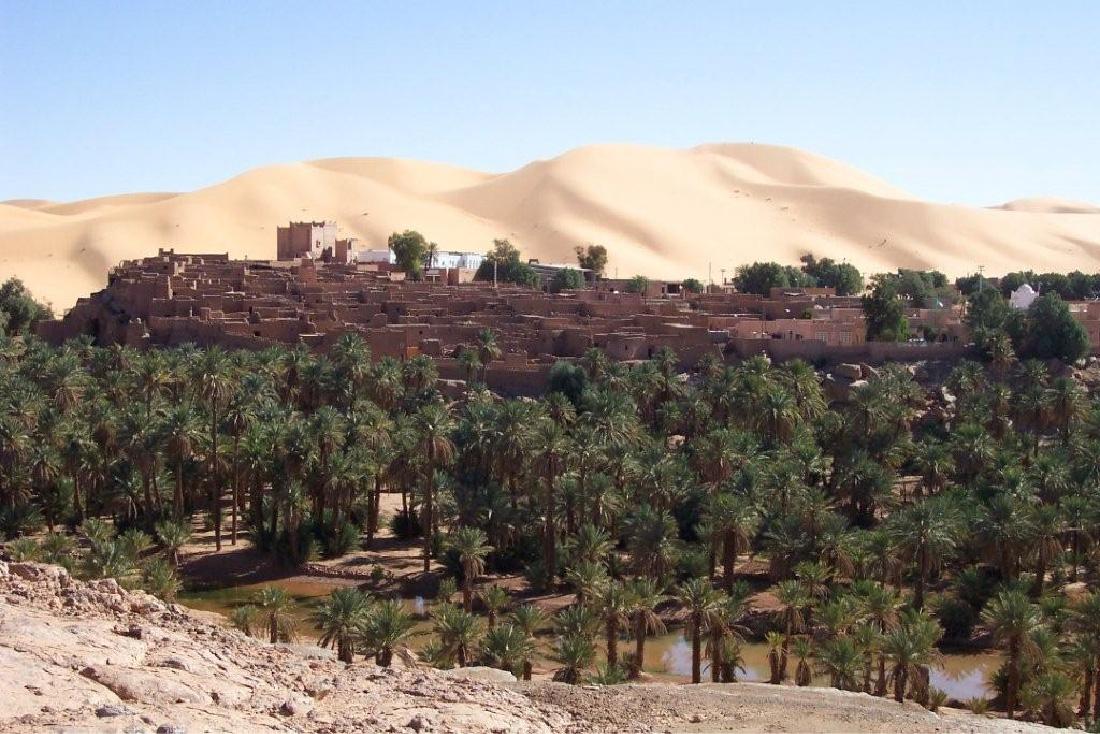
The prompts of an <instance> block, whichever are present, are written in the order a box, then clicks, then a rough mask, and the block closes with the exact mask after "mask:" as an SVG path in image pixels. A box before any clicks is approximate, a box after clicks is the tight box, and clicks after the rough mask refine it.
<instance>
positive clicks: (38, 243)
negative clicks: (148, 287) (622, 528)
mask: <svg viewBox="0 0 1100 734" xmlns="http://www.w3.org/2000/svg"><path fill="white" fill-rule="evenodd" d="M292 219H294V220H299V219H335V220H337V221H338V223H339V225H340V229H341V231H342V233H343V234H345V235H354V236H357V237H359V238H360V241H361V245H360V246H361V247H373V248H379V247H384V246H385V241H386V238H387V237H388V236H389V234H390V233H391V232H394V231H396V230H403V229H407V228H411V229H417V230H420V231H421V232H423V233H424V234H425V235H426V236H427V237H428V238H429V239H432V240H434V241H435V242H437V243H438V244H439V245H440V247H441V248H443V249H454V250H475V251H485V250H487V249H488V248H489V247H490V244H491V241H492V240H493V239H494V238H498V237H507V238H509V239H511V240H512V242H513V243H514V244H516V245H518V246H519V247H520V248H521V249H522V250H523V252H524V253H525V255H527V256H529V257H534V258H539V259H540V260H542V261H543V262H567V261H571V260H572V259H573V254H572V250H573V247H574V246H575V245H578V244H585V243H599V244H603V245H605V246H606V247H607V248H608V250H609V252H610V265H609V273H610V274H612V275H614V274H616V273H618V274H619V275H620V276H622V277H627V276H630V275H634V274H636V273H643V274H646V275H650V276H653V277H663V278H682V277H688V276H694V277H698V278H701V279H705V278H706V277H707V276H708V269H709V272H710V273H712V274H713V277H714V278H715V279H718V278H720V277H721V276H720V273H721V271H722V270H723V269H724V270H726V272H727V274H732V271H733V269H734V268H735V267H736V266H737V265H739V264H742V263H746V262H752V261H753V260H760V259H770V260H779V261H784V262H789V263H792V264H793V263H796V262H797V260H798V258H799V256H801V255H803V254H806V253H808V252H813V253H814V254H815V255H816V256H818V257H832V258H835V259H838V260H840V259H845V260H848V261H849V262H851V263H853V264H855V265H857V266H858V267H860V268H861V269H863V270H864V271H867V272H875V271H881V270H890V269H894V268H897V267H935V268H938V269H940V270H943V271H944V272H946V273H948V274H949V275H952V276H954V275H961V274H964V273H969V272H974V271H975V270H976V268H977V267H978V266H979V265H984V266H985V272H987V273H990V274H995V273H1001V272H1007V271H1009V270H1015V269H1023V268H1033V269H1042V270H1061V271H1069V270H1074V269H1082V270H1085V271H1090V272H1091V271H1096V270H1100V208H1098V207H1096V206H1093V205H1091V204H1087V203H1078V202H1070V201H1061V200H1058V199H1050V198H1031V199H1020V200H1016V201H1013V202H1009V203H1007V204H1002V205H998V206H989V207H985V208H978V207H967V206H958V205H951V204H938V203H931V202H927V201H921V200H919V199H917V198H915V197H913V196H911V195H909V194H907V193H906V192H904V191H901V190H899V189H897V188H894V187H892V186H890V185H889V184H887V183H885V182H883V181H880V180H878V179H876V178H874V177H873V176H870V175H867V174H865V173H863V172H861V171H858V170H855V169H853V168H851V167H849V166H846V165H844V164H842V163H839V162H836V161H832V160H829V159H826V158H822V157H820V156H817V155H813V154H811V153H807V152H804V151H801V150H797V149H794V148H784V147H777V146H770V145H758V144H723V145H702V146H698V147H695V148H690V149H686V150H671V149H663V148H655V147H644V146H635V145H597V146H589V147H583V148H578V149H575V150H571V151H569V152H567V153H564V154H563V155H560V156H558V157H556V158H553V159H550V160H545V161H536V162H533V163H530V164H528V165H526V166H523V167H522V168H520V169H518V170H515V171H512V172H509V173H501V174H490V173H481V172H477V171H471V170H465V169H461V168H456V167H453V166H447V165H442V164H437V163H425V162H420V161H410V160H398V159H387V158H335V159H326V160H318V161H310V162H304V163H295V164H284V165H273V166H267V167H263V168H258V169H254V170H251V171H248V172H246V173H243V174H241V175H239V176H237V177H235V178H232V179H229V180H228V181H224V182H222V183H219V184H215V185H213V186H209V187H206V188H202V189H199V190H196V191H192V192H189V193H178V194H173V193H140V194H124V195H120V196H108V197H101V198H96V199H90V200H86V201H78V202H69V203H57V202H49V201H42V200H27V199H23V200H13V201H8V202H4V203H0V278H6V277H7V276H10V275H15V276H18V277H20V278H22V279H23V280H24V281H25V282H26V283H27V284H28V286H29V287H30V288H31V290H32V291H33V292H34V293H35V294H36V295H37V296H38V297H40V298H43V299H46V300H49V301H50V302H52V304H53V305H54V306H55V308H56V309H58V310H59V311H61V310H64V309H65V308H68V307H69V306H71V305H72V304H73V302H74V301H75V300H76V298H78V297H79V296H82V295H86V294H88V293H89V292H91V291H94V290H98V289H99V288H102V287H103V285H104V284H105V280H106V275H107V271H108V270H109V269H110V268H111V267H112V266H113V265H115V264H116V263H117V262H119V261H120V260H122V259H126V258H135V257H141V256H145V255H148V254H151V253H153V252H155V251H156V249H157V248H158V247H174V248H176V250H177V251H180V252H228V253H229V254H230V255H232V256H233V257H249V258H254V259H267V258H271V257H274V254H275V228H276V227H277V226H279V225H281V224H285V223H286V222H287V221H288V220H292Z"/></svg>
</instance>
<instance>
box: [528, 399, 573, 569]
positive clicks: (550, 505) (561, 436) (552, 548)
mask: <svg viewBox="0 0 1100 734" xmlns="http://www.w3.org/2000/svg"><path fill="white" fill-rule="evenodd" d="M533 439H534V443H535V446H537V447H538V454H537V455H538V460H539V464H540V466H541V468H542V471H541V474H542V478H543V494H542V517H543V527H542V533H543V537H542V560H543V563H544V564H545V566H546V581H547V583H548V584H551V585H552V584H553V583H554V580H555V579H556V578H557V573H558V566H557V525H556V523H557V516H558V511H557V507H556V491H557V487H556V485H555V483H556V481H557V477H558V473H559V472H560V471H561V462H562V458H563V456H564V454H565V452H566V450H567V447H568V442H567V439H566V435H565V432H564V431H563V430H562V428H561V426H560V425H558V424H557V423H555V422H554V421H551V420H541V421H539V423H538V425H537V427H536V428H535V433H534V436H533Z"/></svg>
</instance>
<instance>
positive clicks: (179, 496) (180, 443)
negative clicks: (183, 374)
mask: <svg viewBox="0 0 1100 734" xmlns="http://www.w3.org/2000/svg"><path fill="white" fill-rule="evenodd" d="M161 435H162V436H163V441H164V446H165V449H166V451H167V453H168V456H169V458H171V459H172V462H173V466H174V472H175V477H176V491H175V494H174V495H173V500H172V509H173V514H174V515H175V517H176V518H177V519H179V518H181V517H183V509H184V497H183V474H184V464H185V463H186V462H187V461H188V460H189V459H190V458H191V455H192V453H193V452H194V449H195V442H196V441H197V440H198V438H199V425H198V418H197V417H196V415H195V411H194V410H193V409H192V408H191V406H190V404H188V403H177V404H176V405H175V406H174V407H172V408H171V409H170V410H169V411H168V413H167V414H166V415H165V416H164V420H163V422H162V424H161Z"/></svg>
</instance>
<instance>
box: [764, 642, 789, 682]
mask: <svg viewBox="0 0 1100 734" xmlns="http://www.w3.org/2000/svg"><path fill="white" fill-rule="evenodd" d="M784 639H785V638H784V637H783V634H782V633H780V632H776V631H774V630H772V631H770V632H768V633H767V634H766V635H765V636H764V641H765V642H766V643H767V645H768V669H769V670H770V671H771V675H770V676H769V677H768V683H771V684H772V685H779V684H780V683H782V682H783V669H782V668H781V667H780V666H781V663H782V661H783V644H784Z"/></svg>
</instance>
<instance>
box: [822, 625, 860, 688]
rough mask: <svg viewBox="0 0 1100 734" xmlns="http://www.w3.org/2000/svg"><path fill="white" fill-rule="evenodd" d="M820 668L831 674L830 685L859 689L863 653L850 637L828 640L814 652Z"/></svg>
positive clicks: (823, 671)
mask: <svg viewBox="0 0 1100 734" xmlns="http://www.w3.org/2000/svg"><path fill="white" fill-rule="evenodd" d="M814 655H815V657H816V658H817V665H818V670H819V671H820V672H821V674H822V675H828V676H829V685H831V686H832V687H833V688H839V689H840V690H842V691H854V690H857V688H858V686H857V685H856V680H857V673H858V671H859V667H860V661H861V658H862V655H861V653H860V651H859V649H858V648H857V647H856V644H855V642H854V641H853V640H852V638H850V637H838V638H836V639H835V640H826V641H824V642H822V643H821V644H820V645H818V647H817V651H816V652H815V653H814Z"/></svg>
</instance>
